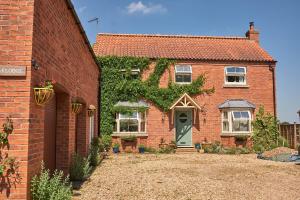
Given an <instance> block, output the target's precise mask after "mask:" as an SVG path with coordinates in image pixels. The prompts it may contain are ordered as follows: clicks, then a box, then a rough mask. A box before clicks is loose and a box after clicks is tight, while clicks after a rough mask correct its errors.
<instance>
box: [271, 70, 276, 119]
mask: <svg viewBox="0 0 300 200" xmlns="http://www.w3.org/2000/svg"><path fill="white" fill-rule="evenodd" d="M269 69H270V71H271V72H272V80H273V99H274V116H275V118H276V119H277V99H276V71H275V64H272V65H269Z"/></svg>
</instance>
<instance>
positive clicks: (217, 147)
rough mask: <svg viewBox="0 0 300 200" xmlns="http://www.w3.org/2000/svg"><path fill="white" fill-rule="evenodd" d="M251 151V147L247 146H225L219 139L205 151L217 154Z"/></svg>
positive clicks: (246, 152)
mask: <svg viewBox="0 0 300 200" xmlns="http://www.w3.org/2000/svg"><path fill="white" fill-rule="evenodd" d="M251 152H252V151H251V149H249V148H247V147H242V148H240V147H224V146H223V145H222V144H221V143H220V142H219V141H215V142H214V143H213V144H212V145H211V146H207V147H205V148H204V153H215V154H248V153H251Z"/></svg>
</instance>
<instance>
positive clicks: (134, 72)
mask: <svg viewBox="0 0 300 200" xmlns="http://www.w3.org/2000/svg"><path fill="white" fill-rule="evenodd" d="M120 71H121V73H122V74H123V77H124V78H125V77H126V69H121V70H120ZM130 75H131V76H130V77H131V78H133V79H138V78H139V75H140V69H132V70H131V73H130Z"/></svg>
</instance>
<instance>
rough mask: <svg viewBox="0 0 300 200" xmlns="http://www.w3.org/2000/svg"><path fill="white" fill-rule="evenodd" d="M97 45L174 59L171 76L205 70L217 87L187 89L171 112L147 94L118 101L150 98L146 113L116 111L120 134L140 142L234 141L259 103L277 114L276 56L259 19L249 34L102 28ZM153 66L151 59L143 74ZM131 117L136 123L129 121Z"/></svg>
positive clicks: (108, 52)
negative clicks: (206, 91) (262, 40)
mask: <svg viewBox="0 0 300 200" xmlns="http://www.w3.org/2000/svg"><path fill="white" fill-rule="evenodd" d="M94 51H95V54H96V55H97V56H135V57H148V58H151V59H152V61H153V62H155V60H156V59H158V58H170V59H175V60H176V64H175V65H172V66H171V67H170V73H171V74H170V76H171V78H172V81H174V82H175V83H178V84H189V83H191V81H192V80H195V79H196V78H197V77H198V76H199V75H200V74H203V73H205V74H206V77H207V82H206V84H205V87H207V88H211V87H214V88H215V92H214V93H213V94H211V95H196V96H193V97H191V96H189V95H188V94H182V96H181V98H179V99H177V101H175V102H174V104H173V105H172V106H171V107H170V109H169V112H168V113H167V114H164V112H162V111H161V110H160V109H158V108H157V107H156V106H154V105H153V104H152V103H151V102H147V100H146V102H143V101H141V102H137V103H135V104H136V105H134V104H132V103H130V102H119V103H118V104H119V105H121V104H123V105H125V104H126V106H127V107H128V106H130V105H129V104H131V106H132V107H133V108H134V107H136V106H138V105H139V104H147V105H146V106H148V107H149V109H148V111H147V112H146V115H144V114H143V113H133V114H132V115H131V116H124V115H122V114H120V115H116V124H117V126H116V129H115V131H114V133H113V134H112V136H113V138H114V139H115V140H120V139H119V137H120V136H124V135H136V136H138V142H140V143H144V144H146V145H147V146H151V147H158V145H159V144H160V142H161V140H162V139H163V140H164V141H166V143H170V142H171V141H176V144H177V146H179V147H192V146H193V145H194V143H196V142H200V143H202V142H213V141H221V142H222V143H223V144H224V145H227V146H233V145H236V141H235V136H237V135H247V136H250V135H251V121H252V120H253V118H254V117H255V113H256V111H257V110H258V108H259V106H260V105H263V106H264V107H265V110H266V111H267V112H270V113H272V114H274V115H276V96H275V92H276V88H275V65H276V61H275V60H274V59H273V58H272V57H271V56H270V55H269V54H268V53H267V52H266V51H265V50H263V49H262V47H261V46H260V44H259V32H258V31H256V30H255V29H254V23H250V28H249V30H248V31H247V33H246V37H214V36H183V35H142V34H141V35H139V34H105V33H104V34H98V35H97V39H96V43H95V45H94ZM151 71H153V65H152V64H150V69H149V71H147V72H145V73H144V74H142V77H143V79H145V78H146V77H147V76H148V74H149V73H151ZM168 77H169V72H167V71H166V72H165V73H164V75H163V76H162V77H161V79H160V87H167V84H168ZM119 105H118V106H119ZM128 119H129V121H131V124H130V125H128V126H126V120H127V121H128ZM124 123H125V125H124ZM144 124H146V125H145V126H144Z"/></svg>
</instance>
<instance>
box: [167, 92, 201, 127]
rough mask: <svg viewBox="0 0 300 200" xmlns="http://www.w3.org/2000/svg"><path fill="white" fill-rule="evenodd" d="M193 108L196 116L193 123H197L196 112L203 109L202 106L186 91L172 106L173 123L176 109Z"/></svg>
mask: <svg viewBox="0 0 300 200" xmlns="http://www.w3.org/2000/svg"><path fill="white" fill-rule="evenodd" d="M188 108H190V109H193V112H194V117H193V123H194V124H195V123H196V114H197V112H198V111H200V110H201V107H200V106H199V105H198V104H197V103H196V102H195V101H194V100H193V99H192V97H190V96H189V95H188V94H187V93H184V94H183V95H182V96H181V97H180V98H179V99H178V100H177V101H176V102H175V103H174V104H173V105H172V106H171V107H170V110H171V118H172V123H173V122H174V110H175V109H188Z"/></svg>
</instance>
